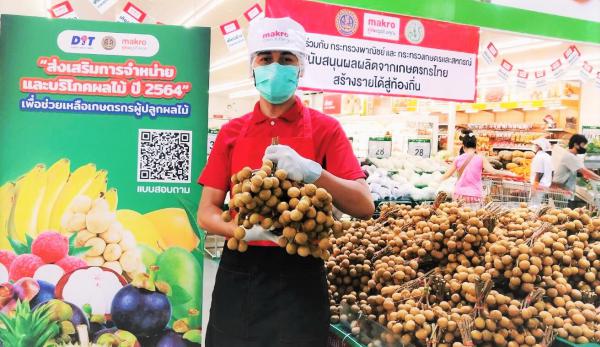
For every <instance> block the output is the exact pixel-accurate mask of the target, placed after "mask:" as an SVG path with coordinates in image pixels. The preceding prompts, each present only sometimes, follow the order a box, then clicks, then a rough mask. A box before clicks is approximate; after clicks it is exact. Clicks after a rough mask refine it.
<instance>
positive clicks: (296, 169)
mask: <svg viewBox="0 0 600 347" xmlns="http://www.w3.org/2000/svg"><path fill="white" fill-rule="evenodd" d="M264 159H269V160H271V161H272V162H273V163H275V164H276V165H277V168H278V169H282V170H285V171H286V172H287V174H288V178H289V179H291V180H293V181H298V182H304V183H314V182H315V181H316V180H318V179H319V177H321V173H323V168H322V167H321V165H319V164H318V163H316V162H314V161H312V160H310V159H306V158H303V157H302V156H300V154H298V153H297V152H296V151H294V150H293V149H292V148H291V147H289V146H284V145H272V146H269V147H267V150H266V151H265V156H264Z"/></svg>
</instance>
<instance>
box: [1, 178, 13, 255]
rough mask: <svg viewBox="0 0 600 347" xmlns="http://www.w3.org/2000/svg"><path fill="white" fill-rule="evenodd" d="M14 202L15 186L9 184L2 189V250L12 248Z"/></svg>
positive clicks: (11, 183)
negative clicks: (11, 228)
mask: <svg viewBox="0 0 600 347" xmlns="http://www.w3.org/2000/svg"><path fill="white" fill-rule="evenodd" d="M14 200H15V184H14V183H13V182H7V183H5V184H4V185H2V187H0V249H10V248H11V247H10V244H9V243H8V220H9V218H10V213H11V210H12V206H13V204H14ZM5 265H6V264H5Z"/></svg>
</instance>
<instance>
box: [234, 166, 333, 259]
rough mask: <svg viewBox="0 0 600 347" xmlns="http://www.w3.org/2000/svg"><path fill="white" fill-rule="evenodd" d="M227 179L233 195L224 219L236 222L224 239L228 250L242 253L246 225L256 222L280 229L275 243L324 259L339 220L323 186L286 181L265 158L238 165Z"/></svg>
mask: <svg viewBox="0 0 600 347" xmlns="http://www.w3.org/2000/svg"><path fill="white" fill-rule="evenodd" d="M231 182H232V183H233V188H232V195H233V197H232V199H231V200H230V201H229V210H228V211H225V212H223V220H224V221H226V222H229V221H231V220H232V218H233V220H234V222H235V223H236V224H237V225H238V227H237V228H236V229H235V231H234V237H233V238H230V239H229V240H228V241H227V247H228V248H229V249H231V250H238V251H240V252H245V251H246V250H247V249H248V244H247V243H246V241H245V240H244V237H245V236H246V229H250V228H252V227H253V226H255V225H260V226H261V227H262V228H263V229H265V230H269V231H271V230H272V231H273V232H275V233H278V232H281V235H279V239H278V242H277V243H278V244H279V246H280V247H282V248H285V249H286V251H287V252H288V253H289V254H298V255H300V256H302V257H307V256H309V255H312V256H313V257H315V258H322V259H324V260H327V259H329V256H330V253H329V249H330V248H331V243H330V241H329V234H330V233H334V234H337V235H339V234H341V233H342V231H343V230H344V225H343V224H342V223H341V222H339V221H336V220H335V219H334V218H333V198H332V197H331V194H329V193H328V192H327V191H326V190H325V189H323V188H317V186H315V185H314V184H303V183H301V182H296V181H292V180H289V179H288V177H287V172H285V170H281V169H277V168H276V167H274V165H273V163H272V162H271V161H270V160H264V161H263V165H262V167H261V169H260V170H255V171H253V170H252V169H250V168H249V167H245V168H243V169H242V170H240V171H239V172H238V173H237V174H235V175H233V176H232V177H231ZM233 211H235V217H232V212H233Z"/></svg>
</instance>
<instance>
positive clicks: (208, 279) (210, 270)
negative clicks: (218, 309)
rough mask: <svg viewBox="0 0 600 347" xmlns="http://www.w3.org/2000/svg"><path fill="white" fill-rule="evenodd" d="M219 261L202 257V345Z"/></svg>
mask: <svg viewBox="0 0 600 347" xmlns="http://www.w3.org/2000/svg"><path fill="white" fill-rule="evenodd" d="M218 268H219V261H218V260H213V259H212V258H211V257H210V256H205V258H204V279H203V282H202V283H203V292H202V293H203V294H202V296H203V298H202V345H203V346H204V338H205V336H206V335H205V333H206V327H207V325H208V315H209V312H210V302H211V299H212V291H213V288H214V286H215V277H216V276H217V269H218Z"/></svg>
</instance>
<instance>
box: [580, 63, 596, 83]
mask: <svg viewBox="0 0 600 347" xmlns="http://www.w3.org/2000/svg"><path fill="white" fill-rule="evenodd" d="M593 70H594V67H593V66H592V65H591V64H590V63H588V62H587V61H584V62H583V65H582V66H581V77H583V78H585V79H586V80H588V81H589V80H591V79H593V78H594V74H593V72H592V71H593Z"/></svg>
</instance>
